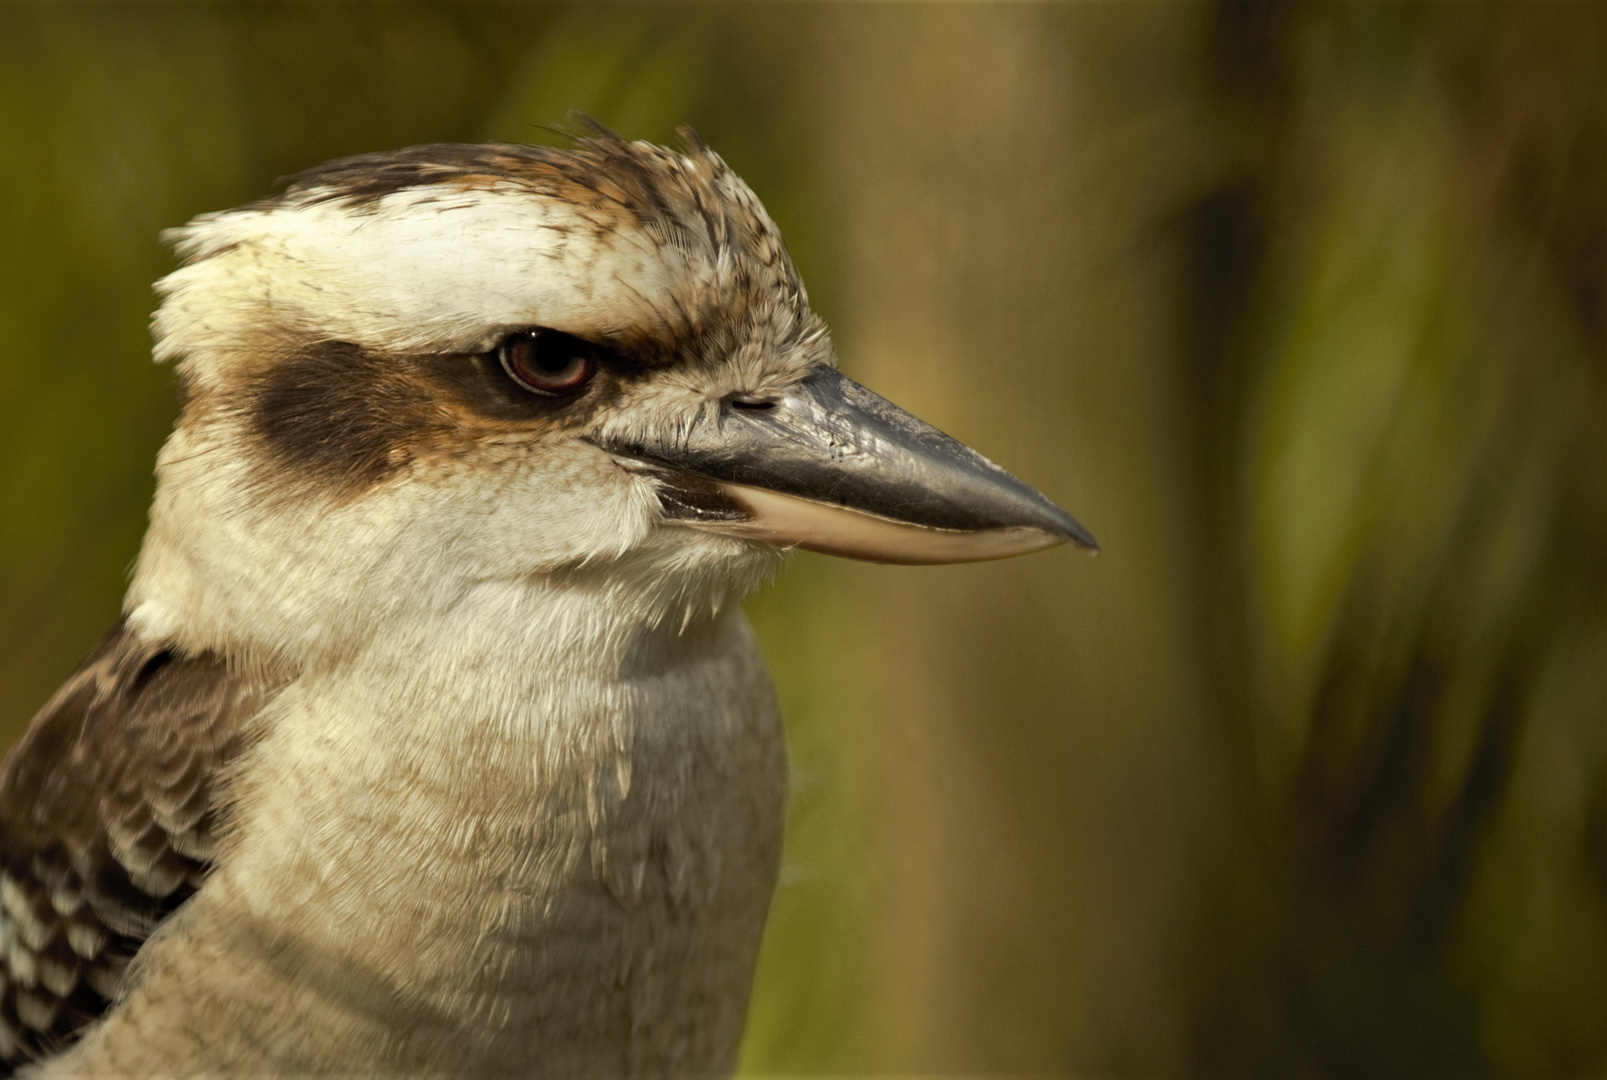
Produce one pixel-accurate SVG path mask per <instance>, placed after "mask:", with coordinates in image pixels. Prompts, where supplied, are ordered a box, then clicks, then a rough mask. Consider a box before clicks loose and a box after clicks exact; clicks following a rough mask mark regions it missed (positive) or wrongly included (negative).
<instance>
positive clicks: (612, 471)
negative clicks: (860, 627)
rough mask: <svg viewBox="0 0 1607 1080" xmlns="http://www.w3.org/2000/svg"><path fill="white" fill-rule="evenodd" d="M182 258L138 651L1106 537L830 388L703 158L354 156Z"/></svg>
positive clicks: (882, 407)
mask: <svg viewBox="0 0 1607 1080" xmlns="http://www.w3.org/2000/svg"><path fill="white" fill-rule="evenodd" d="M171 239H172V241H173V242H174V244H175V246H176V249H177V251H178V253H179V255H180V257H181V259H182V260H183V266H182V267H181V268H180V269H178V270H177V271H175V272H174V273H172V274H171V275H169V276H168V277H167V278H166V279H164V280H163V281H162V282H161V283H160V284H159V286H158V291H159V293H160V294H161V296H162V305H161V308H160V310H159V311H158V313H157V315H156V317H155V321H154V329H155V334H156V338H157V349H156V355H157V358H158V359H169V360H173V361H175V362H176V366H177V370H178V372H179V376H180V382H181V386H182V388H183V400H184V405H183V409H182V411H181V415H180V418H179V421H178V424H177V425H176V429H175V432H174V434H173V437H172V438H171V439H170V440H169V442H168V444H167V446H166V447H165V448H164V450H163V452H162V455H161V457H160V459H159V462H158V491H157V499H156V503H155V505H154V507H153V511H152V528H151V531H150V533H149V534H148V536H147V540H146V544H145V546H144V548H143V550H142V553H141V558H140V562H139V565H138V568H137V570H136V575H135V581H134V587H133V589H132V590H131V593H130V608H131V609H132V613H133V615H134V617H135V619H136V622H143V623H144V624H145V628H146V630H147V632H150V633H157V634H165V635H167V636H170V637H178V638H180V639H184V638H189V639H190V640H188V641H181V643H184V644H189V645H193V646H195V647H217V646H218V645H219V643H220V642H227V641H230V640H231V639H235V640H237V639H238V638H239V637H240V635H241V633H242V632H243V631H242V628H244V627H251V628H254V629H253V630H252V631H251V634H252V635H254V636H255V637H256V638H257V639H258V640H257V641H256V642H255V644H257V645H260V646H262V647H264V648H267V649H269V650H271V651H276V652H282V651H290V652H296V651H301V650H304V649H305V648H307V647H311V644H312V643H313V642H317V641H324V642H327V641H329V640H334V639H338V638H341V637H342V635H348V636H349V635H350V634H352V633H355V632H358V630H362V632H372V630H373V629H374V628H376V627H378V626H380V625H382V624H384V622H385V621H386V620H387V619H395V618H402V617H405V615H406V613H407V612H410V611H414V610H416V609H417V608H419V607H420V606H425V607H429V608H431V609H432V610H437V611H450V610H452V609H453V608H454V606H456V605H460V604H461V603H462V602H463V600H464V597H465V596H466V595H468V594H469V593H471V592H474V591H476V590H480V591H484V590H487V589H489V590H491V591H493V592H495V591H496V590H498V589H503V590H516V589H518V588H520V587H525V586H529V585H531V584H532V583H534V584H538V585H541V586H543V587H556V586H555V583H567V584H568V585H569V586H573V587H588V588H607V589H610V590H613V591H614V592H615V593H617V594H618V595H619V596H620V597H622V598H624V597H629V598H631V599H630V603H632V604H634V605H636V606H635V607H634V608H633V609H632V610H636V611H638V612H639V613H640V615H641V617H642V618H644V619H648V620H653V619H659V618H663V617H664V616H665V614H666V613H668V612H672V611H678V610H683V609H684V610H691V608H692V607H696V606H699V605H704V604H707V605H709V606H710V607H714V606H717V605H718V603H719V602H720V600H721V599H722V598H723V597H724V596H725V595H727V594H729V593H732V592H734V591H741V590H742V589H744V588H746V587H748V586H751V585H752V584H754V583H756V582H757V581H758V580H759V579H761V578H762V577H763V576H764V575H765V574H766V573H768V572H769V571H770V569H771V568H773V566H774V565H775V562H776V559H777V556H778V553H779V552H781V551H783V550H785V549H787V548H790V547H794V546H801V547H806V548H812V549H815V550H820V551H826V552H831V553H836V554H841V555H848V556H853V557H858V558H864V559H871V560H880V561H886V562H911V563H921V562H958V561H967V560H972V559H987V558H998V557H1003V556H1007V555H1013V554H1018V553H1021V552H1026V551H1031V550H1035V549H1038V548H1043V547H1048V546H1051V545H1053V544H1058V543H1062V542H1066V541H1070V542H1071V543H1073V544H1076V545H1079V546H1082V547H1085V548H1088V549H1093V548H1094V546H1095V545H1094V541H1093V539H1092V537H1091V536H1089V534H1088V533H1087V532H1086V531H1084V530H1083V529H1082V528H1081V526H1079V525H1078V524H1077V523H1076V522H1075V521H1073V520H1072V519H1071V518H1070V517H1069V516H1068V515H1067V514H1065V513H1064V512H1063V511H1061V510H1059V509H1058V508H1057V507H1055V506H1054V505H1053V504H1052V503H1050V502H1049V501H1048V500H1047V499H1045V498H1044V497H1043V496H1042V495H1039V494H1038V493H1037V492H1035V491H1034V490H1032V489H1031V488H1030V487H1028V486H1027V485H1025V484H1024V483H1022V482H1021V481H1019V480H1017V479H1016V478H1015V477H1013V476H1011V475H1010V474H1008V473H1006V472H1005V471H1004V470H1002V469H1000V468H998V467H997V466H994V465H992V464H991V463H989V462H988V461H986V460H985V459H983V458H982V457H981V456H980V455H978V454H976V453H975V452H973V451H971V450H969V449H967V448H966V447H964V446H963V445H961V444H960V443H958V442H956V441H954V440H953V439H950V438H949V437H948V436H946V435H943V434H942V433H941V432H938V431H937V430H936V429H934V428H932V427H930V426H928V425H926V424H924V423H922V422H921V421H919V420H917V419H915V418H914V417H912V416H910V415H909V414H907V413H905V412H904V411H902V410H900V409H898V408H897V407H896V406H894V405H892V404H891V403H889V402H887V401H885V400H884V399H882V398H880V397H878V396H876V395H875V394H873V393H871V392H870V391H869V390H866V389H865V388H863V387H861V386H859V385H857V384H856V383H853V382H852V381H850V380H848V379H847V378H845V377H844V376H842V375H841V374H839V373H838V371H837V369H836V361H835V356H834V353H833V349H832V345H831V341H830V338H829V336H828V334H827V331H826V328H825V326H824V325H823V324H822V323H821V321H820V319H819V318H818V317H817V316H816V315H815V314H814V313H813V312H812V311H811V310H810V307H809V301H808V297H807V294H806V293H805V290H804V287H803V284H802V282H801V281H800V280H799V278H798V275H797V272H796V271H795V270H794V268H793V265H792V262H791V260H790V259H789V257H788V255H787V251H786V248H785V247H784V246H783V244H782V242H781V238H780V235H779V233H778V231H777V229H776V227H775V225H774V224H773V223H772V222H771V220H770V218H769V217H768V215H767V214H766V213H765V211H764V209H763V207H762V206H761V205H760V203H759V201H758V199H757V198H756V197H755V196H754V194H753V193H752V192H751V191H750V190H749V189H748V187H747V186H746V185H745V184H744V183H743V182H742V180H741V179H739V178H738V177H737V176H736V175H735V174H734V173H733V172H732V171H731V170H730V169H729V168H728V167H727V166H726V165H725V163H724V162H722V161H721V160H720V158H719V157H718V156H716V155H715V154H714V153H712V152H711V151H710V150H708V149H707V148H706V147H705V146H703V145H702V144H701V143H700V142H699V141H697V139H696V137H695V136H691V135H690V134H687V135H686V146H685V148H684V150H683V151H681V152H675V151H671V150H667V149H664V148H661V147H657V146H653V145H650V144H647V143H641V142H627V141H625V140H622V139H619V138H616V137H613V136H610V135H607V134H606V133H598V134H597V135H595V136H594V137H590V138H583V139H580V140H577V142H576V144H575V145H574V146H572V147H570V148H565V149H552V148H541V147H529V146H516V145H506V144H491V145H473V146H470V145H443V146H425V147H418V148H414V149H410V150H403V151H399V152H396V153H390V154H376V155H368V156H363V157H355V158H348V159H344V160H340V161H335V162H332V163H330V164H328V165H325V166H322V167H320V168H317V169H314V170H311V171H310V172H307V173H304V174H301V175H300V176H297V177H295V178H293V179H292V180H291V181H290V182H289V185H288V187H287V188H286V190H285V191H284V192H283V193H282V194H280V195H278V196H275V197H273V198H270V199H266V200H264V201H261V202H258V203H254V204H251V205H248V206H245V207H242V208H239V209H236V210H231V211H227V212H223V213H217V214H207V215H203V216H201V217H199V218H197V219H195V220H194V221H192V222H191V223H190V224H189V225H187V226H185V227H184V228H182V229H178V230H174V231H173V233H172V234H171ZM354 628H357V629H354ZM362 628H366V629H362Z"/></svg>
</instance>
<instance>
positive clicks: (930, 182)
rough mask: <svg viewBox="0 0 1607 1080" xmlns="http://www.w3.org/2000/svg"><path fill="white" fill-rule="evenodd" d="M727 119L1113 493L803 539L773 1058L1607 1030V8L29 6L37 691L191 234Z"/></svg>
mask: <svg viewBox="0 0 1607 1080" xmlns="http://www.w3.org/2000/svg"><path fill="white" fill-rule="evenodd" d="M576 108H579V109H583V110H585V111H587V112H589V113H591V114H592V115H594V116H596V117H598V118H599V119H600V120H602V121H603V122H604V123H606V124H608V125H610V126H612V127H614V128H615V129H617V130H619V131H620V132H621V133H623V134H625V135H628V136H632V137H645V138H651V139H655V140H665V139H667V138H668V137H669V136H670V132H671V130H672V128H673V127H674V125H675V124H677V123H681V122H690V123H692V124H694V125H695V126H696V127H697V128H698V129H699V131H700V132H701V133H702V134H703V136H704V137H705V138H706V139H707V140H708V141H709V142H710V143H711V144H712V145H713V146H714V147H715V148H716V149H717V150H719V151H720V152H721V153H722V154H723V155H724V156H725V157H726V158H727V160H729V161H730V162H731V164H732V165H733V166H734V167H735V168H736V169H737V170H738V171H739V172H740V173H742V174H743V175H744V176H745V177H746V178H747V179H748V180H749V182H750V183H751V184H752V185H753V187H754V188H755V189H756V190H757V191H758V192H759V194H760V196H761V197H762V198H763V199H764V200H765V201H766V203H767V204H768V206H769V208H770V210H771V212H772V214H773V215H774V216H775V218H776V219H777V220H778V222H779V223H780V225H781V227H782V230H783V232H784V233H785V235H786V236H787V238H788V242H789V244H790V246H791V249H792V251H793V254H794V256H795V258H796V261H797V262H798V264H799V266H800V268H801V270H802V272H803V274H804V276H805V278H806V280H807V281H808V282H809V284H810V287H811V290H812V294H813V295H814V297H815V299H816V302H817V306H818V308H819V309H820V310H821V312H822V313H823V314H824V315H825V317H826V318H827V320H828V321H829V322H830V323H831V324H832V326H833V329H834V333H835V337H836V341H837V344H838V348H839V352H840V356H841V361H842V366H843V367H844V369H845V370H846V371H847V372H848V373H849V374H851V375H852V376H853V377H855V378H857V379H859V380H860V381H863V382H865V383H868V384H869V385H870V386H872V387H873V388H874V389H876V390H878V391H880V392H881V393H883V394H885V395H887V396H889V397H891V398H892V399H893V400H895V401H898V402H900V403H901V404H903V405H905V406H906V407H908V408H910V409H912V410H913V411H914V412H916V413H917V414H918V415H920V416H922V417H924V418H926V419H928V420H931V421H932V422H934V423H936V424H938V425H939V426H940V427H943V428H945V429H946V430H948V431H950V432H952V433H953V434H955V435H957V436H959V437H960V438H962V439H964V440H966V441H967V442H970V443H972V444H973V445H975V446H977V447H979V448H981V449H982V450H983V451H984V452H985V453H987V454H988V455H989V456H990V457H992V458H994V459H995V460H997V461H999V462H1000V463H1001V464H1003V465H1005V466H1006V467H1008V468H1011V469H1012V470H1014V471H1016V472H1018V473H1019V474H1020V475H1022V476H1024V477H1026V478H1028V479H1029V480H1030V481H1032V482H1033V483H1035V484H1037V485H1039V486H1040V487H1042V488H1043V489H1044V490H1045V491H1047V492H1048V493H1049V494H1050V495H1051V496H1053V497H1054V498H1056V499H1057V500H1058V501H1060V502H1061V503H1063V504H1064V505H1066V506H1067V507H1068V508H1070V509H1071V510H1072V511H1073V512H1074V513H1075V514H1077V516H1078V517H1079V518H1081V519H1082V520H1083V521H1084V522H1085V523H1087V524H1088V525H1089V526H1090V527H1091V528H1093V529H1094V531H1095V532H1096V533H1097V534H1098V535H1099V537H1100V539H1101V540H1102V541H1103V542H1104V544H1105V554H1104V555H1102V556H1101V557H1100V558H1099V559H1097V560H1093V561H1090V560H1087V559H1085V558H1080V557H1078V556H1076V555H1075V554H1073V553H1071V552H1067V551H1063V550H1062V551H1057V552H1053V553H1049V554H1045V555H1038V556H1034V557H1031V558H1027V559H1020V560H1014V561H1009V562H1004V563H996V564H985V565H977V566H962V567H941V568H923V569H909V568H892V567H879V566H866V565H861V564H853V563H847V562H840V561H833V560H830V559H825V558H821V557H816V556H808V555H805V556H801V557H799V558H798V559H797V560H795V562H794V563H793V565H792V566H791V567H790V568H789V569H788V570H787V571H786V572H785V573H784V574H783V576H782V578H781V580H780V581H779V583H778V584H777V585H776V586H775V587H773V588H772V589H770V590H769V591H767V592H766V593H764V594H762V595H760V596H759V597H757V598H756V599H755V600H753V601H752V602H751V604H750V611H751V613H752V616H753V619H754V621H755V623H756V624H757V626H758V628H759V633H760V636H761V637H762V639H763V641H764V644H765V648H766V651H767V653H768V655H769V656H770V659H771V663H772V665H773V667H774V670H775V673H776V677H777V680H778V682H779V685H780V688H781V692H782V697H783V700H784V705H785V708H786V711H787V714H788V719H789V723H790V732H791V740H792V746H793V754H794V761H795V769H796V785H795V793H794V798H793V806H792V812H791V819H792V820H791V826H790V829H791V831H790V833H789V837H788V849H787V850H788V854H787V860H786V862H787V865H786V870H785V876H784V880H783V884H782V886H781V888H780V890H779V892H778V895H777V899H776V903H775V907H774V911H773V914H772V918H771V924H770V928H769V936H768V938H767V941H766V945H765V950H764V954H763V957H762V961H761V972H760V976H759V986H758V991H757V994H756V996H755V999H754V1005H753V1012H752V1016H751V1021H750V1025H749V1034H748V1040H747V1044H746V1049H745V1054H744V1068H745V1070H747V1071H749V1072H751V1073H755V1074H763V1073H837V1074H841V1073H882V1072H901V1073H941V1072H950V1073H953V1072H965V1073H981V1074H1004V1073H1039V1074H1072V1075H1079V1076H1096V1075H1196V1074H1206V1073H1209V1074H1219V1075H1232V1076H1236V1077H1237V1076H1246V1077H1250V1076H1255V1077H1260V1076H1266V1077H1329V1076H1334V1077H1338V1076H1358V1077H1362V1076H1364V1077H1395V1076H1399V1077H1423V1076H1431V1075H1432V1076H1452V1075H1454V1076H1458V1077H1479V1076H1492V1077H1508V1076H1510V1077H1531V1076H1541V1075H1547V1076H1563V1075H1566V1076H1579V1075H1602V1074H1603V1073H1607V725H1604V724H1603V723H1602V721H1603V713H1604V710H1607V399H1604V391H1607V387H1604V378H1607V5H1603V4H1600V3H1596V2H1590V3H1579V4H1569V3H1544V4H1536V3H1524V4H1512V5H1497V4H1483V3H1474V2H1465V3H1433V4H1429V3H1414V2H1408V0H1398V2H1393V3H1381V4H1369V5H1343V6H1342V5H1337V4H1310V5H1307V4H1300V3H1293V2H1280V0H1264V2H1257V0H1218V2H1214V3H1213V2H1205V0H1201V2H1197V3H1195V2H1182V0H1179V2H1172V3H1153V4H1150V3H1078V4H1064V5H1059V6H1029V5H1000V6H983V5H974V6H968V5H943V6H935V5H934V6H926V5H921V4H894V5H889V6H873V5H868V4H867V5H857V4H855V5H825V4H822V5H803V6H793V5H781V4H765V5H753V6H701V5H697V6H694V5H673V6H658V5H655V6H649V7H632V6H625V5H618V6H612V5H611V6H605V7H595V6H591V7H584V8H582V7H561V6H536V5H506V4H494V3H475V4H444V3H435V4H410V3H390V4H347V3H312V4H305V5H297V4H274V5H269V4H262V3H240V4H227V5H225V4H208V3H186V4H152V5H149V6H100V5H93V4H69V5H37V6H35V5H11V6H5V7H0V238H3V246H0V358H3V359H0V552H3V553H4V559H3V560H0V658H3V659H0V730H3V735H4V737H5V738H6V739H11V738H14V737H15V736H16V734H17V733H18V732H19V731H20V730H21V728H22V726H23V725H24V724H25V723H26V721H27V719H28V717H29V715H30V714H31V713H32V711H33V710H34V709H35V708H36V707H37V706H38V705H39V704H40V703H42V702H43V700H44V699H45V697H46V696H47V695H48V694H49V692H50V691H51V690H52V689H53V688H54V687H55V685H56V684H57V683H58V682H59V680H60V679H61V678H62V677H63V676H65V675H66V674H67V673H68V672H69V671H70V670H71V668H72V667H73V666H74V664H75V663H76V661H77V660H78V658H79V657H80V656H81V655H82V654H83V653H84V652H85V651H86V650H87V649H88V648H89V647H90V646H91V645H92V644H93V642H94V641H95V640H96V638H97V637H98V635H99V634H100V632H101V631H102V630H103V629H104V627H105V626H106V625H107V624H108V623H109V622H110V620H111V619H112V618H113V617H114V616H115V614H116V611H117V607H118V602H119V598H120V594H121V591H122V588H123V586H124V584H125V576H126V572H127V568H128V566H129V563H130V560H131V559H132V558H133V556H134V554H135V551H136V550H137V546H138V542H139V537H140V534H141V532H142V530H143V527H144V520H145V511H146V506H147V503H148V500H149V497H150V491H151V486H152V480H151V465H152V458H153V455H154V453H155V451H156V448H157V446H158V445H159V443H160V441H161V439H162V438H163V436H164V434H165V432H166V430H167V427H168V425H169V423H170V421H171V417H172V413H173V400H172V395H171V390H170V387H169V375H168V372H167V371H166V370H164V369H159V368H156V367H154V366H153V365H151V363H150V362H149V346H150V343H149V338H148V332H147V328H146V323H147V318H148V315H149V312H150V310H151V308H152V307H153V298H152V295H151V293H150V289H149V285H150V282H151V281H153V280H154V279H155V278H157V277H159V276H161V275H162V274H163V273H165V272H166V271H167V270H168V269H169V268H170V267H171V265H172V263H171V258H170V256H169V254H168V253H167V252H166V251H165V250H164V249H163V248H162V247H161V246H160V244H159V243H158V241H157V233H158V231H159V230H160V229H162V228H164V227H166V226H170V225H176V224H179V223H181V222H183V221H185V220H186V219H187V218H189V217H190V216H192V215H193V214H196V213H199V212H202V211H206V210H215V209H220V208H224V207H228V206H232V205H235V204H238V203H241V202H244V201H247V200H249V199H252V198H254V197H256V196H259V195H262V194H264V193H266V192H268V191H269V190H270V189H271V187H272V185H273V181H274V179H275V178H276V177H278V176H281V175H284V174H287V173H290V172H293V171H295V170H298V169H301V168H304V167H306V166H309V165H313V164H316V163H317V162H319V161H322V160H324V159H326V158H329V157H332V156H336V155H341V154H349V153H357V152H362V151H370V150H382V149H390V148H394V147H399V146H403V145H407V144H412V143H420V142H428V141H437V140H478V139H484V138H503V139H520V140H532V141H552V139H553V137H552V136H551V135H550V133H549V132H547V131H545V130H543V129H542V128H541V127H539V126H537V125H542V124H554V123H561V122H563V120H564V118H565V116H566V114H567V113H568V111H569V110H571V109H576Z"/></svg>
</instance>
